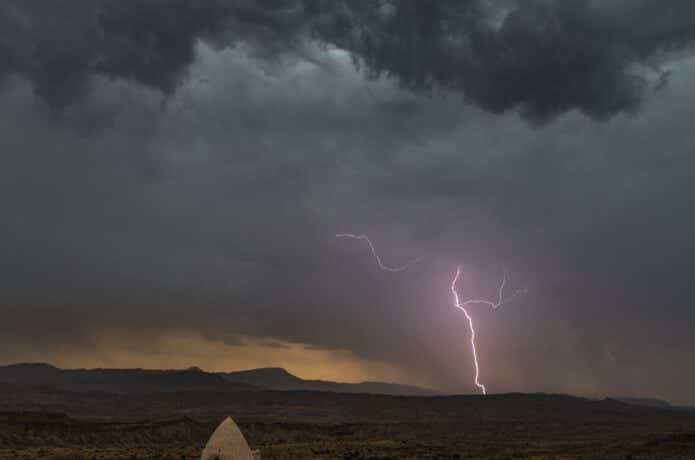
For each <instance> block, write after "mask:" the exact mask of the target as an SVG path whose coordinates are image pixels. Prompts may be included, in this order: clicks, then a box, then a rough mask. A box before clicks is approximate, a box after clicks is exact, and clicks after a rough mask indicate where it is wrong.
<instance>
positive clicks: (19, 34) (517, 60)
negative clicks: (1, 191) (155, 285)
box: [0, 0, 695, 121]
mask: <svg viewBox="0 0 695 460" xmlns="http://www.w3.org/2000/svg"><path fill="white" fill-rule="evenodd" d="M693 8H694V7H693V5H692V2H688V1H685V0H676V1H672V2H668V3H667V4H665V3H664V2H661V1H656V0H633V1H628V0H625V1H619V0H617V1H612V2H605V3H604V2H591V1H588V0H567V1H547V0H532V1H522V2H512V1H497V2H494V1H482V0H469V1H460V0H443V1H424V2H423V1H420V0H402V1H388V0H383V1H368V2H366V1H362V0H342V1H333V0H331V1H324V0H280V1H270V0H264V1H247V0H206V1H201V2H193V1H186V0H175V1H166V0H157V1H151V0H150V1H146V0H137V1H129V2H120V1H117V0H100V1H89V0H80V1H57V2H48V3H47V2H42V1H39V0H28V1H27V0H23V1H19V0H12V1H9V2H4V3H3V5H2V6H0V30H2V32H0V34H2V35H1V37H2V38H1V40H0V55H2V61H0V75H7V74H10V73H19V74H22V75H25V76H27V77H28V78H30V79H31V80H32V81H33V83H34V85H35V87H36V91H37V93H38V94H40V95H41V96H42V97H43V98H44V99H45V100H46V101H47V102H48V103H49V104H51V105H52V106H53V107H54V108H61V107H64V106H66V105H67V104H69V103H70V102H71V101H73V100H74V99H75V97H78V96H79V95H80V94H81V93H82V92H84V89H85V86H86V85H87V84H88V83H89V77H91V76H93V75H107V76H111V77H122V78H128V79H132V80H136V81H139V82H141V83H143V84H145V85H148V86H151V87H153V88H158V89H161V90H162V91H164V92H165V93H167V94H170V93H171V92H172V91H173V90H174V89H175V88H176V87H177V85H178V84H180V83H181V81H182V78H184V76H185V74H186V71H187V69H188V68H189V66H190V64H191V63H192V62H193V58H194V46H195V43H196V41H197V40H206V41H208V42H209V43H213V44H215V45H216V46H222V47H224V46H233V45H234V44H238V43H242V42H244V43H248V44H250V45H252V46H254V47H255V48H256V51H257V52H259V53H261V54H265V55H267V56H271V55H275V54H277V53H281V52H283V51H288V50H294V51H297V50H299V49H301V48H302V43H305V42H306V41H308V40H315V41H318V42H320V43H325V44H329V45H335V46H338V47H340V48H343V49H345V50H348V51H350V52H351V53H353V56H354V57H355V59H356V61H357V62H358V63H359V64H361V65H364V66H365V67H366V68H367V69H369V71H370V72H371V73H372V74H373V75H375V76H377V75H382V74H383V75H388V76H390V77H393V78H396V79H398V81H400V82H401V84H403V85H404V86H405V87H408V88H411V89H414V90H424V89H428V88H431V87H433V86H440V87H445V88H448V89H452V90H456V91H461V92H462V93H463V94H464V95H465V96H466V97H467V99H468V100H470V101H472V102H474V103H476V104H478V105H479V106H480V107H482V108H484V109H485V110H488V111H491V112H494V113H500V112H504V111H507V110H510V109H514V108H519V109H520V110H521V111H522V113H523V114H524V115H526V116H527V117H529V118H530V119H532V120H535V121H544V120H548V119H550V118H552V117H554V116H555V115H557V114H560V113H563V112H566V111H569V110H573V109H578V110H581V111H583V112H584V113H586V114H588V115H590V116H592V117H594V118H598V119H604V118H609V117H611V116H613V115H615V114H616V113H620V112H629V111H633V110H635V109H636V108H637V107H638V106H639V104H640V102H641V101H642V99H643V97H644V96H645V94H646V92H647V91H648V90H649V89H650V88H652V87H660V86H662V85H663V83H664V82H665V81H666V78H667V75H668V74H667V73H665V72H663V71H662V70H661V69H660V67H659V62H658V58H659V57H660V56H659V54H660V53H662V52H672V51H674V50H677V49H681V48H683V47H686V46H689V45H691V44H692V41H693V39H695V32H694V31H695V19H694V18H695V14H694V13H695V12H694V11H693ZM650 74H651V76H650Z"/></svg>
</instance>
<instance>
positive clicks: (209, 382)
mask: <svg viewBox="0 0 695 460" xmlns="http://www.w3.org/2000/svg"><path fill="white" fill-rule="evenodd" d="M0 382H4V383H11V384H21V385H33V386H37V385H38V386H44V387H50V388H55V389H60V390H67V391H76V392H84V391H87V392H107V393H119V394H146V393H154V392H172V391H213V392H239V391H263V390H274V391H329V392H336V393H372V394H387V395H404V396H405V395H407V396H432V395H435V394H437V393H436V392H435V391H433V390H428V389H423V388H417V387H413V386H408V385H398V384H391V383H382V382H362V383H338V382H330V381H323V380H304V379H301V378H299V377H297V376H294V375H292V374H290V373H289V372H287V371H286V370H284V369H281V368H264V369H253V370H248V371H240V372H228V373H212V372H204V371H202V370H201V369H199V368H195V367H192V368H189V369H185V370H148V369H60V368H57V367H55V366H52V365H50V364H44V363H23V364H13V365H9V366H2V367H0Z"/></svg>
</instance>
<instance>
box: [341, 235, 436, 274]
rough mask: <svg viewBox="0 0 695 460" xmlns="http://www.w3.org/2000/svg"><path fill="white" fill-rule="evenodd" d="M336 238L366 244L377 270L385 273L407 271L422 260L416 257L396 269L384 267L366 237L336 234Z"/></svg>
mask: <svg viewBox="0 0 695 460" xmlns="http://www.w3.org/2000/svg"><path fill="white" fill-rule="evenodd" d="M336 238H351V239H353V240H362V241H365V242H366V243H367V245H368V246H369V249H370V251H372V255H373V256H374V259H375V260H376V263H377V265H379V268H380V269H382V270H384V271H387V272H394V273H396V272H402V271H405V270H407V269H409V268H410V267H411V266H413V265H415V264H416V263H418V262H420V260H422V256H420V257H418V258H417V259H413V260H411V261H410V262H408V263H406V264H404V265H401V266H398V267H389V266H388V265H384V263H383V262H382V261H381V257H379V254H377V252H376V249H375V248H374V244H372V241H371V240H370V239H369V237H368V236H367V235H354V234H352V233H338V234H337V235H336Z"/></svg>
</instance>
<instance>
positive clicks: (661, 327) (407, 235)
mask: <svg viewBox="0 0 695 460" xmlns="http://www.w3.org/2000/svg"><path fill="white" fill-rule="evenodd" d="M86 5H87V2H84V3H81V2H67V1H66V2H62V3H61V2H48V3H47V2H38V1H36V2H20V1H18V0H17V1H9V2H3V3H2V5H1V6H0V11H1V12H2V14H1V15H0V21H2V27H0V37H1V38H0V48H1V49H2V50H3V52H2V54H0V69H1V70H0V72H1V73H2V74H4V75H7V78H6V79H5V81H4V85H2V86H0V98H1V100H2V104H0V185H2V190H3V193H2V194H0V208H1V209H2V211H3V225H2V226H0V241H2V246H3V251H2V252H3V254H2V257H0V288H1V289H0V314H1V315H2V316H1V319H0V336H1V337H2V339H3V344H9V345H5V346H4V347H3V354H1V355H0V356H1V357H2V359H6V360H12V359H13V357H16V356H22V354H21V353H20V352H21V351H22V350H24V351H30V352H31V353H29V355H30V356H32V357H38V358H32V359H41V358H40V357H41V356H45V355H44V354H43V353H44V351H45V350H49V351H50V350H51V349H54V348H60V346H61V345H68V344H73V345H74V347H73V348H79V349H81V350H84V352H85V353H87V352H89V349H90V343H92V341H93V339H94V337H95V336H99V331H101V330H103V329H109V330H110V333H112V334H113V336H114V337H115V339H114V341H118V342H121V343H128V342H129V340H130V339H131V337H132V335H133V333H132V331H135V330H137V331H140V334H141V335H142V336H143V337H144V338H145V339H143V342H145V343H147V342H148V340H150V338H151V339H152V341H154V340H155V338H156V337H158V335H160V334H163V333H168V332H171V331H176V330H180V329H182V328H183V329H185V330H186V331H193V332H196V333H199V334H201V336H202V337H204V338H206V339H209V340H217V341H221V342H224V343H226V344H228V345H233V346H238V345H239V344H242V343H244V341H243V340H242V339H241V338H240V337H242V338H243V337H252V338H254V340H256V341H258V342H259V343H261V344H265V349H282V347H280V348H277V347H276V345H278V344H279V345H283V346H286V345H287V344H297V343H302V344H307V345H308V349H318V350H327V349H328V350H335V349H347V350H350V351H351V352H352V353H353V354H354V356H356V357H357V358H359V359H364V360H375V361H378V362H382V363H383V362H387V363H392V364H394V365H397V366H401V367H402V368H404V369H406V370H408V371H409V372H410V371H412V373H413V374H417V375H424V376H425V380H426V381H428V382H429V384H431V385H434V386H438V387H442V388H445V389H452V390H454V391H472V390H474V388H473V387H472V383H471V382H472V380H471V378H472V368H471V366H470V350H469V348H468V347H467V343H468V342H467V337H468V336H467V335H466V334H467V330H466V328H465V323H464V322H461V316H460V315H458V314H457V312H456V311H454V310H453V309H452V308H451V298H450V293H449V283H450V281H451V276H452V268H453V267H454V266H455V264H457V263H463V264H465V265H466V268H467V270H468V271H467V273H468V274H469V277H468V278H467V284H466V286H465V295H467V296H468V295H470V296H473V295H475V296H478V295H479V296H485V295H488V294H490V295H495V292H496V287H497V281H498V279H499V276H500V271H501V267H504V266H507V267H509V268H510V270H512V273H513V276H512V278H511V280H510V284H513V285H514V287H516V286H527V287H529V288H530V291H529V294H528V295H527V296H525V297H524V298H523V300H522V301H520V302H518V303H516V304H514V305H509V306H508V307H509V308H505V309H504V310H500V311H495V312H492V311H486V310H485V309H476V311H475V320H476V321H477V325H478V327H479V331H480V335H479V352H480V356H481V358H482V360H484V363H483V366H482V367H483V371H482V372H483V376H484V381H485V383H486V384H489V387H490V388H491V389H492V390H495V391H498V390H509V391H538V390H548V391H566V392H579V393H582V394H591V395H604V394H607V393H623V392H624V393H631V394H633V395H645V394H647V395H649V396H665V397H673V398H675V399H678V400H679V401H683V402H685V401H692V393H691V389H690V385H688V382H690V381H692V378H693V376H692V375H690V374H692V371H691V370H689V369H683V368H682V366H672V365H670V363H672V362H680V360H681V359H682V360H683V362H686V359H687V355H688V351H689V350H692V347H693V346H695V344H693V343H692V340H693V338H692V334H691V333H690V330H689V329H688V325H689V324H692V320H693V319H692V310H691V309H690V308H689V305H690V304H689V303H688V300H687V299H688V298H689V297H690V295H689V289H690V286H691V283H690V280H689V276H688V275H689V274H690V273H692V271H693V267H692V261H693V260H695V256H693V249H694V248H693V244H692V242H691V241H690V240H691V238H690V235H692V233H693V231H695V220H694V219H693V218H692V213H691V212H690V210H689V207H690V201H689V200H688V198H689V197H690V196H693V194H695V191H694V190H693V185H692V181H691V180H690V177H689V171H692V170H693V168H694V167H695V165H693V160H692V155H691V154H690V151H689V146H691V145H693V143H695V138H694V136H695V132H694V131H693V130H692V128H691V126H690V125H691V124H692V123H691V120H692V118H693V109H692V107H695V101H693V94H695V93H694V92H693V91H692V78H690V75H692V74H693V72H695V63H694V61H693V59H692V58H688V57H687V50H688V48H687V47H688V46H689V43H690V40H691V36H690V34H691V29H692V28H691V27H689V25H690V24H691V21H692V18H693V7H692V6H690V2H681V1H673V2H669V3H668V6H666V3H665V2H656V1H636V0H635V1H628V0H607V1H605V2H600V3H599V2H593V3H591V4H585V3H578V2H551V1H544V2H539V1H537V2H514V1H505V2H446V1H441V2H422V1H420V2H414V1H413V2H406V1H403V2H392V3H387V2H357V1H355V2H352V1H343V2H337V1H336V2H310V1H305V2H299V1H296V0H294V1H291V0H288V1H272V2H270V1H268V2H253V1H231V0H229V1H219V2H206V3H203V2H184V1H181V2H164V1H162V2H158V1H132V2H115V1H113V2H111V1H100V2H89V5H88V6H86ZM269 6H272V7H273V8H264V7H269ZM326 44H328V45H331V46H325V45H326ZM229 45H233V46H229ZM333 45H335V46H333ZM339 48H344V50H341V49H339ZM684 50H685V51H686V53H684V52H683V51H684ZM683 56H685V58H684V59H681V60H680V61H678V60H675V59H672V57H678V58H683ZM353 60H356V61H353ZM355 62H356V64H357V65H355ZM567 66H569V69H570V71H569V72H565V70H566V69H567V68H568V67H567ZM661 69H663V70H665V71H667V72H670V75H671V77H670V78H669V81H668V83H669V84H668V85H663V84H661V80H660V78H661V77H660V72H661V71H662V70H661ZM649 73H653V74H655V75H656V81H655V84H656V85H657V86H659V87H661V89H660V91H659V92H658V93H657V94H656V95H655V96H654V97H649V98H644V99H643V96H644V94H646V93H645V91H649V89H648V88H649V85H650V84H651V80H650V79H651V77H648V74H649ZM369 77H372V78H369ZM648 80H649V81H648ZM664 81H665V80H664ZM430 88H431V91H430V90H429V89H430ZM568 88H570V90H568ZM35 93H38V94H40V95H41V96H42V99H43V100H44V101H47V102H48V103H49V104H50V106H51V107H52V108H53V109H54V110H55V111H58V113H60V117H55V116H53V115H55V113H56V112H55V111H54V112H53V113H51V112H48V111H47V110H46V107H45V104H43V103H42V102H41V99H37V98H35V97H34V94H35ZM461 94H463V95H465V96H466V98H467V99H468V100H470V101H473V102H475V104H467V103H463V102H462V101H463V100H464V99H465V98H463V97H461ZM37 100H38V101H39V102H38V103H37ZM640 101H641V103H642V104H643V109H644V110H642V111H640V112H638V113H637V114H636V116H633V117H625V116H622V115H620V114H619V112H621V111H630V110H633V109H634V108H635V107H637V105H638V104H639V103H640ZM513 108H519V109H520V110H521V111H522V112H523V113H524V114H525V115H527V116H529V117H531V119H533V120H546V119H549V118H550V117H552V116H553V115H556V114H558V113H561V112H563V111H570V112H572V113H568V114H566V115H565V116H563V117H558V119H557V120H555V122H554V123H547V124H544V125H542V126H529V124H528V123H526V122H524V121H523V120H519V118H518V117H517V116H516V114H515V113H514V112H513V111H511V110H510V112H511V113H506V114H496V113H491V112H500V111H505V110H509V109H513ZM571 109H580V110H581V111H584V112H586V113H588V114H589V115H592V116H594V117H597V118H609V117H610V115H615V116H613V117H610V120H605V122H603V123H594V122H593V121H591V120H587V117H586V116H584V115H583V114H581V113H577V112H576V111H572V110H571ZM344 231H351V232H365V233H368V234H369V235H370V236H371V237H373V239H374V241H375V242H376V243H377V245H378V248H379V250H380V252H381V254H382V256H383V257H384V260H388V261H389V262H390V263H394V264H395V263H400V262H405V261H407V260H409V259H411V258H414V257H417V256H420V255H423V254H424V255H426V256H427V257H426V259H424V260H423V262H422V263H420V264H418V265H417V266H416V267H414V268H413V270H410V271H408V272H407V273H403V274H398V275H397V276H394V275H392V274H388V273H382V272H380V271H379V270H378V269H376V267H375V265H374V261H373V260H372V259H371V258H370V255H369V252H368V248H367V247H365V246H364V245H361V244H356V243H355V242H353V241H343V240H335V238H334V237H333V235H334V234H335V233H337V232H344ZM34 334H40V336H41V337H40V340H35V339H34ZM60 349H62V348H60ZM67 349H70V347H68V348H67ZM186 350H187V348H186V347H183V346H181V347H180V348H179V349H178V351H181V352H182V353H183V352H185V351H186ZM664 356H667V357H668V358H669V359H666V360H665V359H663V358H664ZM46 359H48V358H46ZM191 364H196V363H195V362H193V363H191ZM689 372H690V374H688V373H689ZM684 375H685V377H684Z"/></svg>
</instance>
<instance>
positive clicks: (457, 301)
mask: <svg viewBox="0 0 695 460" xmlns="http://www.w3.org/2000/svg"><path fill="white" fill-rule="evenodd" d="M335 236H336V238H350V239H353V240H361V241H364V242H366V243H367V245H368V246H369V249H370V250H371V252H372V256H373V257H374V259H375V260H376V263H377V265H378V266H379V268H380V269H382V270H384V271H388V272H403V271H405V270H407V269H408V268H410V267H411V266H412V265H414V264H416V263H418V262H419V261H420V260H421V259H422V257H418V258H417V259H413V260H411V261H410V262H408V263H406V264H404V265H401V266H398V267H390V266H388V265H385V264H384V263H383V262H382V261H381V257H379V254H378V253H377V252H376V248H375V247H374V244H373V243H372V241H371V240H370V239H369V237H368V236H367V235H364V234H361V235H355V234H352V233H338V234H337V235H335ZM462 275H463V269H462V268H461V265H459V266H457V267H456V274H455V275H454V279H453V280H452V281H451V286H450V288H449V289H450V290H451V294H452V296H453V298H454V307H455V308H457V309H459V310H461V311H462V312H463V314H464V315H465V316H466V320H468V327H469V329H470V331H471V351H472V352H473V365H474V367H475V386H476V387H478V388H479V389H480V391H481V392H482V393H483V394H484V395H486V394H487V388H485V385H483V384H482V383H480V364H479V363H478V352H477V350H476V346H475V338H476V333H475V326H474V324H473V317H471V315H470V314H469V313H468V310H467V309H466V307H468V306H469V305H474V304H483V305H487V306H489V307H490V308H492V309H493V310H497V309H498V308H500V307H501V306H502V305H504V304H506V303H509V302H511V301H512V300H514V298H516V297H517V296H519V295H521V294H524V293H525V292H526V289H518V290H516V291H514V293H513V294H512V295H511V296H509V297H506V298H505V297H504V288H505V286H506V285H507V271H506V270H505V271H504V272H503V275H502V282H501V283H500V286H499V288H498V289H497V300H496V301H493V300H487V299H468V300H464V301H461V298H460V296H459V293H458V291H457V290H456V286H457V284H458V283H459V279H460V278H461V277H462Z"/></svg>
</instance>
